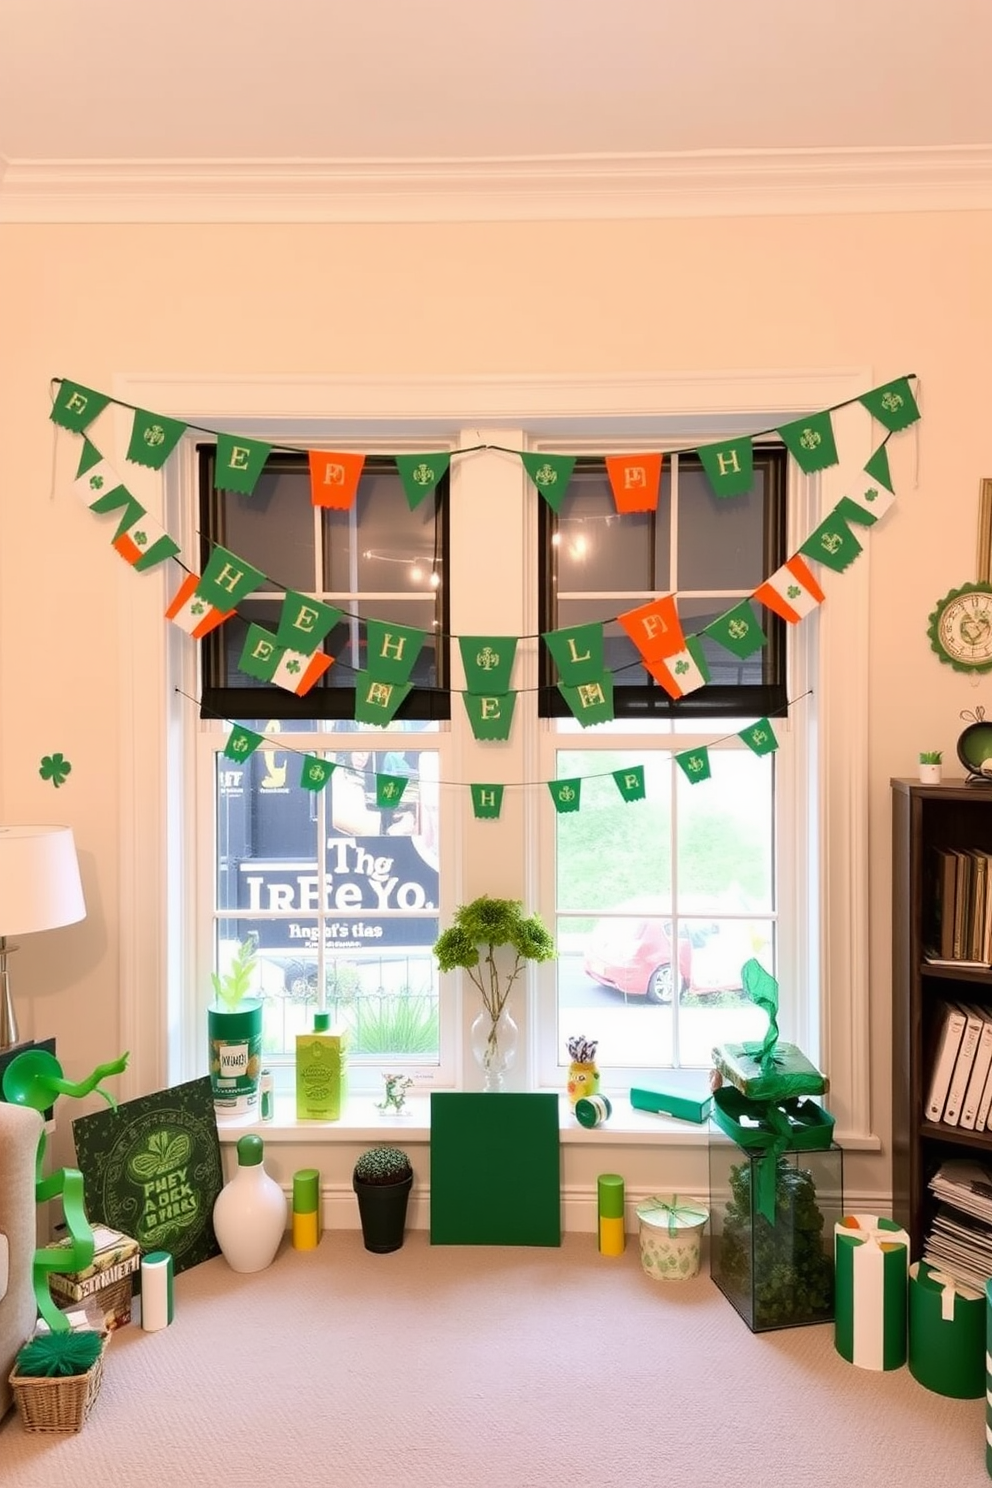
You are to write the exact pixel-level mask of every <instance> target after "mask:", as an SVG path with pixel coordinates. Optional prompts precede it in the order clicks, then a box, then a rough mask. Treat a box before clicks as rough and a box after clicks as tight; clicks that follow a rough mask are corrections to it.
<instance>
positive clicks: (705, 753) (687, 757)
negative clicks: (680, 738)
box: [675, 744, 710, 785]
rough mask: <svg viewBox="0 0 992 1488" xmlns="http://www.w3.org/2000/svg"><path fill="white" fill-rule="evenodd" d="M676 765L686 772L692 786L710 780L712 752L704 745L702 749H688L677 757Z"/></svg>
mask: <svg viewBox="0 0 992 1488" xmlns="http://www.w3.org/2000/svg"><path fill="white" fill-rule="evenodd" d="M675 763H676V764H677V765H679V766H680V767H681V768H682V770H683V771H684V772H685V776H686V779H687V780H689V781H690V782H691V784H692V785H698V784H699V782H700V781H701V780H709V778H710V752H709V750H708V749H707V748H706V745H705V744H704V745H703V746H702V748H701V749H687V750H685V752H684V753H683V754H677V755H676V756H675Z"/></svg>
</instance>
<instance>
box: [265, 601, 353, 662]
mask: <svg viewBox="0 0 992 1488" xmlns="http://www.w3.org/2000/svg"><path fill="white" fill-rule="evenodd" d="M340 619H341V611H340V610H336V609H335V608H334V606H333V605H328V604H324V603H322V601H321V600H319V599H311V598H310V596H309V595H308V594H300V593H299V592H298V591H297V590H295V589H290V590H288V591H287V594H286V598H285V599H284V600H283V602H282V612H281V614H280V616H279V629H278V630H277V632H276V640H277V641H278V642H279V644H280V646H287V647H288V648H289V649H290V650H291V651H301V652H302V653H303V655H304V656H312V655H313V653H314V652H315V651H316V649H317V647H318V646H319V645H320V643H321V641H322V640H323V639H324V637H325V636H326V635H327V632H328V631H329V630H333V629H334V626H335V625H337V623H338V621H339V620H340Z"/></svg>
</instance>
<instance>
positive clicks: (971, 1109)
mask: <svg viewBox="0 0 992 1488" xmlns="http://www.w3.org/2000/svg"><path fill="white" fill-rule="evenodd" d="M976 1011H977V1013H978V1015H979V1017H980V1018H981V1031H980V1032H979V1035H978V1043H977V1045H976V1047H975V1058H974V1062H973V1063H972V1066H971V1074H970V1075H969V1076H968V1084H967V1086H966V1087H965V1092H964V1099H963V1100H962V1102H961V1120H960V1123H959V1125H960V1126H961V1128H962V1129H963V1130H964V1131H974V1130H975V1129H976V1127H977V1124H978V1108H979V1106H980V1105H981V1101H982V1095H983V1093H984V1091H985V1086H986V1085H987V1083H988V1074H989V1069H990V1067H992V1012H990V1011H989V1009H988V1008H983V1007H980V1008H977V1009H976Z"/></svg>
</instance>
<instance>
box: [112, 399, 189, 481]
mask: <svg viewBox="0 0 992 1488" xmlns="http://www.w3.org/2000/svg"><path fill="white" fill-rule="evenodd" d="M185 432H186V425H185V424H182V423H180V422H179V420H178V419H170V418H163V417H162V415H161V414H158V413H147V412H146V411H145V410H144V409H143V408H136V409H135V410H134V420H133V422H132V424H131V441H130V443H129V444H128V447H127V458H128V459H129V460H130V461H131V463H132V464H133V465H147V466H148V467H149V469H151V470H161V468H162V466H163V465H164V464H165V462H166V460H167V459H168V458H169V456H170V455H171V454H172V451H173V450H174V449H175V447H176V445H177V444H178V443H179V441H180V439H182V437H183V435H184V434H185Z"/></svg>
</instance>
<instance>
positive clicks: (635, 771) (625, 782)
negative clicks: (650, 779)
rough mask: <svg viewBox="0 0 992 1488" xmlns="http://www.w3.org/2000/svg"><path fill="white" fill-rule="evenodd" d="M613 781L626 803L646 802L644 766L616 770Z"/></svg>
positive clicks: (631, 766) (630, 766) (629, 766)
mask: <svg viewBox="0 0 992 1488" xmlns="http://www.w3.org/2000/svg"><path fill="white" fill-rule="evenodd" d="M613 779H614V780H615V781H616V786H617V790H618V791H619V792H620V794H621V795H622V796H623V798H624V800H625V801H643V800H644V798H645V795H646V794H647V792H646V790H645V787H644V766H643V765H628V766H627V768H626V769H625V770H614V771H613Z"/></svg>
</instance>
